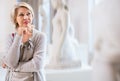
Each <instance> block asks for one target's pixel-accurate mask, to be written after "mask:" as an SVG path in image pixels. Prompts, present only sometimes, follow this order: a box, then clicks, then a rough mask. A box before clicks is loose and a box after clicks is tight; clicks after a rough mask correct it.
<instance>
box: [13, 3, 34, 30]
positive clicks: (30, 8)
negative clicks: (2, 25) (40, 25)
mask: <svg viewBox="0 0 120 81" xmlns="http://www.w3.org/2000/svg"><path fill="white" fill-rule="evenodd" d="M21 7H24V8H27V9H28V10H30V11H31V13H32V16H33V17H34V11H33V9H32V7H31V6H30V5H29V4H27V3H25V2H18V3H17V4H15V5H14V7H13V9H12V12H11V20H12V22H13V24H14V25H15V27H16V28H17V27H18V23H16V17H17V10H18V9H19V8H21Z"/></svg>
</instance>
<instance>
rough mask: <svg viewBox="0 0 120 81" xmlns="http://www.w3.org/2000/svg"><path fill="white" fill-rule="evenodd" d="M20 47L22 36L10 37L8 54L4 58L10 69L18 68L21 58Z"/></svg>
mask: <svg viewBox="0 0 120 81" xmlns="http://www.w3.org/2000/svg"><path fill="white" fill-rule="evenodd" d="M20 45H21V36H19V35H17V34H16V36H15V37H14V40H13V37H12V35H9V36H8V37H7V39H6V48H5V50H6V54H5V56H4V58H3V62H4V63H5V64H6V65H7V66H8V68H11V69H14V68H15V67H17V66H18V61H19V56H20Z"/></svg>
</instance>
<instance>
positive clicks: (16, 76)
mask: <svg viewBox="0 0 120 81" xmlns="http://www.w3.org/2000/svg"><path fill="white" fill-rule="evenodd" d="M33 17H34V13H33V9H32V8H31V6H30V5H29V4H27V3H25V2H20V3H18V4H16V5H15V7H14V9H13V11H12V14H11V18H12V21H13V23H14V25H15V29H16V32H15V33H13V34H10V35H9V36H8V39H7V43H6V50H7V51H6V53H7V54H6V56H5V57H4V59H3V64H2V66H3V68H8V73H7V75H6V81H45V78H44V73H43V67H44V59H45V51H46V37H45V34H44V33H41V32H39V31H37V30H36V29H34V27H33V24H32V21H33Z"/></svg>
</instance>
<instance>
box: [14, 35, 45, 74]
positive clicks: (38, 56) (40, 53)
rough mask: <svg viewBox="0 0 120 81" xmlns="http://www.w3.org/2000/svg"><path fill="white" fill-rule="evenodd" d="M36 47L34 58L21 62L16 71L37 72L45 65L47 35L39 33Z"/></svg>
mask: <svg viewBox="0 0 120 81" xmlns="http://www.w3.org/2000/svg"><path fill="white" fill-rule="evenodd" d="M35 41H36V42H35V44H36V45H35V49H34V54H33V58H32V59H31V60H29V61H27V62H20V63H19V65H18V67H17V68H16V71H19V72H37V71H39V70H41V69H42V68H43V67H44V60H45V53H46V45H47V44H46V36H45V34H42V33H41V34H39V35H38V36H37V38H36V39H35Z"/></svg>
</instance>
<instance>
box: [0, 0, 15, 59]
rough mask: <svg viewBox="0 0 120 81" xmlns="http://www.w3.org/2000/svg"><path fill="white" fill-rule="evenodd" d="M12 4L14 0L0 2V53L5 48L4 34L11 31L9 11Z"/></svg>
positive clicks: (0, 0) (1, 0)
mask: <svg viewBox="0 0 120 81" xmlns="http://www.w3.org/2000/svg"><path fill="white" fill-rule="evenodd" d="M8 2H9V3H8ZM14 3H15V0H0V53H1V51H3V48H4V46H5V45H4V41H5V37H6V34H7V33H9V32H12V31H13V26H12V23H11V21H10V11H11V8H12V7H13V4H14ZM0 57H1V54H0Z"/></svg>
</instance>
